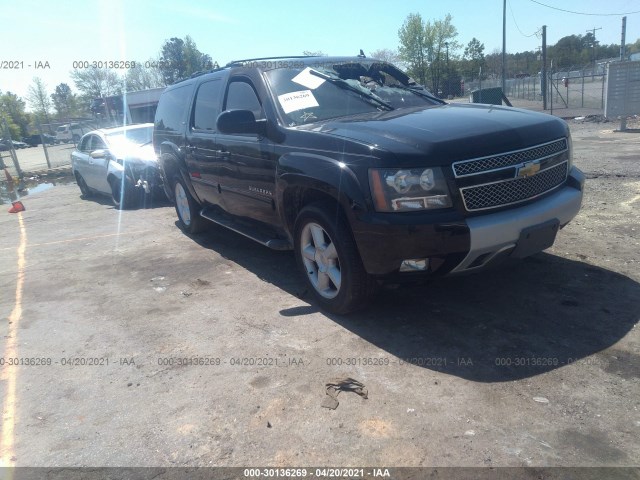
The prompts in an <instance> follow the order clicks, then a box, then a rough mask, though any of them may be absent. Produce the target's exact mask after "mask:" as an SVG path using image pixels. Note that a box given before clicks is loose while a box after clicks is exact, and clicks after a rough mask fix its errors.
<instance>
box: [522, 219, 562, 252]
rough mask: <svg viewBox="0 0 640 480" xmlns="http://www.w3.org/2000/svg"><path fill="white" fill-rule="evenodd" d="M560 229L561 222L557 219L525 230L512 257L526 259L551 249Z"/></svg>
mask: <svg viewBox="0 0 640 480" xmlns="http://www.w3.org/2000/svg"><path fill="white" fill-rule="evenodd" d="M559 229H560V222H559V221H558V220H557V219H553V220H549V221H548V222H545V223H541V224H539V225H533V226H531V227H527V228H525V229H523V230H522V231H521V232H520V238H519V239H518V243H517V245H516V248H515V249H514V250H513V252H512V253H511V256H512V257H516V258H524V257H528V256H529V255H533V254H534V253H538V252H541V251H542V250H545V249H547V248H549V247H550V246H551V245H553V242H555V240H556V235H557V233H558V230H559Z"/></svg>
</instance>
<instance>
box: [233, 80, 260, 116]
mask: <svg viewBox="0 0 640 480" xmlns="http://www.w3.org/2000/svg"><path fill="white" fill-rule="evenodd" d="M225 110H251V111H252V112H253V114H254V115H255V117H256V119H260V118H264V114H263V113H262V105H260V100H258V96H257V95H256V92H255V91H254V90H253V87H252V86H251V85H249V84H248V83H246V82H241V81H236V82H232V83H230V84H229V90H228V92H227V105H226V107H225Z"/></svg>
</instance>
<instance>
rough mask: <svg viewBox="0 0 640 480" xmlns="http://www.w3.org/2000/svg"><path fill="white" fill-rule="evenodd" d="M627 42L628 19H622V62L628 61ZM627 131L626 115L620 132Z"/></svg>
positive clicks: (621, 119)
mask: <svg viewBox="0 0 640 480" xmlns="http://www.w3.org/2000/svg"><path fill="white" fill-rule="evenodd" d="M626 41H627V17H622V33H621V36H620V61H621V62H624V61H625V60H626V59H625V57H626V54H625V52H626V45H625V44H626ZM626 130H627V117H625V116H624V115H623V116H622V117H620V131H621V132H624V131H626Z"/></svg>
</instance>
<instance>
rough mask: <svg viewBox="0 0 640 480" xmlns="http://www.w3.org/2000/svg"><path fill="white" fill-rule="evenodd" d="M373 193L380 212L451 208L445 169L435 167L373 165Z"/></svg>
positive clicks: (371, 178)
mask: <svg viewBox="0 0 640 480" xmlns="http://www.w3.org/2000/svg"><path fill="white" fill-rule="evenodd" d="M369 185H370V186H371V195H372V196H373V202H374V204H375V207H376V210H377V211H378V212H415V211H418V210H433V209H437V208H448V207H451V197H450V196H449V189H448V188H447V183H446V181H445V178H444V175H443V174H442V170H441V169H440V168H438V167H432V168H426V169H425V168H411V169H397V168H372V169H370V170H369Z"/></svg>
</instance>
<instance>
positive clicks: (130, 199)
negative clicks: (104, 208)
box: [111, 178, 135, 210]
mask: <svg viewBox="0 0 640 480" xmlns="http://www.w3.org/2000/svg"><path fill="white" fill-rule="evenodd" d="M122 187H123V185H122V180H121V179H118V178H114V179H113V180H111V200H112V201H113V206H114V207H116V208H117V209H118V210H125V209H127V208H131V207H132V206H133V203H134V194H135V192H134V190H135V189H134V188H133V186H131V184H129V182H127V181H126V180H125V182H124V190H123V188H122Z"/></svg>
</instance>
